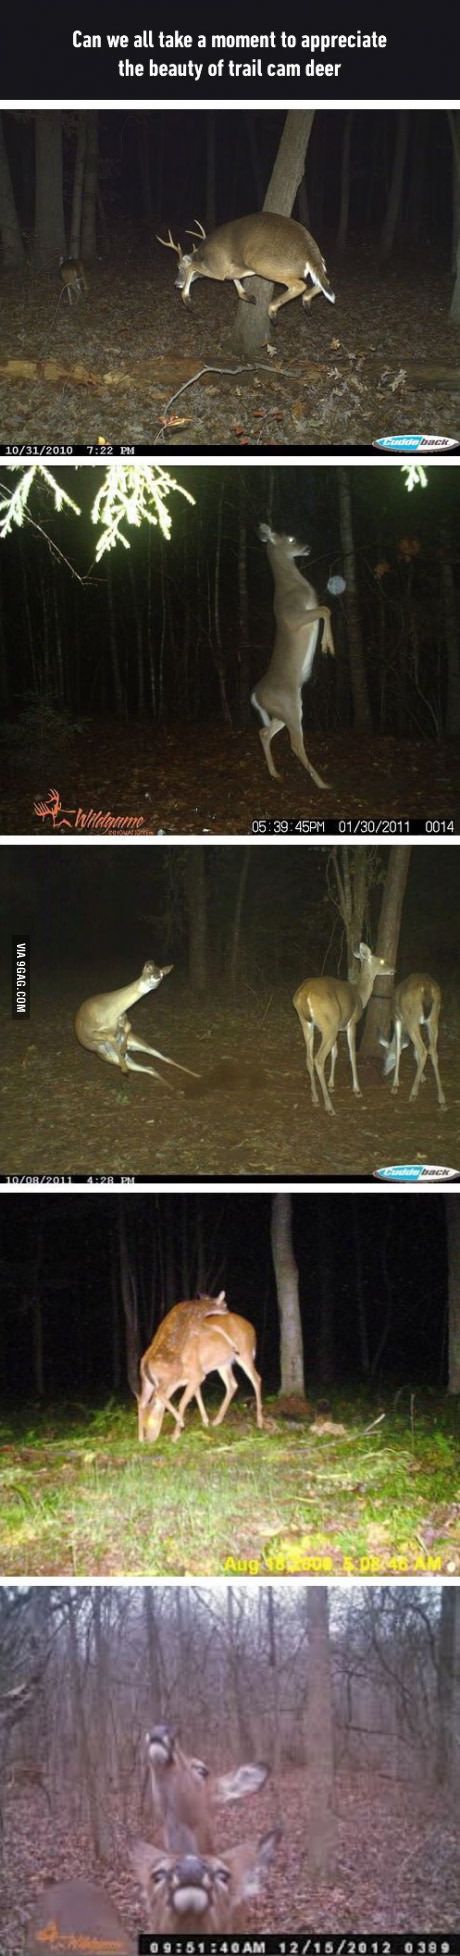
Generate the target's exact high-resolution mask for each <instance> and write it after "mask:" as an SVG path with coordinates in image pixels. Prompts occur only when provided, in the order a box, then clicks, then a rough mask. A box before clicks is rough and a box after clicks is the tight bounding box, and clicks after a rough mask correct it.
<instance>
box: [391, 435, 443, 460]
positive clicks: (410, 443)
mask: <svg viewBox="0 0 460 1956" xmlns="http://www.w3.org/2000/svg"><path fill="white" fill-rule="evenodd" d="M372 447H373V448H389V449H391V450H392V452H393V453H394V451H395V449H396V450H397V451H398V453H400V454H402V455H404V454H405V453H407V454H413V453H414V451H415V452H416V453H417V454H420V451H421V450H422V451H423V453H424V454H425V455H429V454H430V455H432V454H433V452H434V451H436V450H437V449H446V448H459V447H460V442H459V441H456V440H455V438H454V436H453V435H379V439H378V441H373V443H372Z"/></svg>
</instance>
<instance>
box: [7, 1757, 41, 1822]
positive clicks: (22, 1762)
mask: <svg viewBox="0 0 460 1956" xmlns="http://www.w3.org/2000/svg"><path fill="white" fill-rule="evenodd" d="M34 1790H36V1791H37V1792H39V1793H43V1798H44V1799H45V1800H46V1804H47V1807H48V1812H49V1813H51V1800H50V1795H49V1791H48V1786H47V1783H46V1778H45V1774H44V1772H43V1769H42V1767H41V1766H39V1764H38V1760H36V1759H10V1760H9V1761H8V1763H7V1764H6V1766H5V1767H4V1769H3V1773H2V1792H4V1793H6V1794H9V1795H10V1797H11V1798H13V1797H14V1795H15V1794H21V1793H30V1792H31V1791H34Z"/></svg>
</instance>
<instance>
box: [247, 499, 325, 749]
mask: <svg viewBox="0 0 460 1956" xmlns="http://www.w3.org/2000/svg"><path fill="white" fill-rule="evenodd" d="M259 536H260V538H261V540H262V543H266V544H267V556H268V561H269V564H270V569H271V571H272V573H273V578H274V583H275V596H274V612H275V618H276V632H275V643H274V647H273V652H272V656H271V660H270V665H269V666H267V671H266V672H264V673H263V675H262V679H259V680H258V682H257V686H255V687H254V692H253V693H252V694H251V705H252V706H254V707H255V709H256V712H257V713H258V714H259V715H260V718H261V720H262V722H263V724H262V726H261V727H259V739H260V740H261V742H262V748H263V752H264V754H265V759H266V763H267V767H268V771H269V774H271V775H272V777H273V779H274V780H275V781H279V780H280V778H281V777H280V775H279V774H278V771H277V768H276V767H275V763H274V760H273V756H272V751H271V743H272V740H273V739H274V736H275V734H277V733H280V732H281V729H282V727H287V730H288V734H289V739H290V742H291V747H292V751H293V754H296V755H297V759H298V760H299V761H301V763H302V767H304V768H306V769H307V771H308V774H311V775H312V778H313V781H316V785H317V787H318V788H326V787H327V782H326V781H323V779H322V776H321V774H317V773H316V768H314V767H313V766H312V762H311V761H309V759H308V755H307V754H306V752H305V747H304V740H303V733H302V687H303V686H306V684H307V680H308V679H310V678H311V672H312V667H313V660H314V657H315V652H316V647H317V643H318V632H319V624H320V620H321V619H322V620H323V634H322V644H321V651H322V652H331V653H332V654H334V651H335V647H334V640H333V637H332V627H331V614H330V610H329V606H328V605H327V604H322V605H319V604H318V599H317V595H316V591H315V590H314V589H313V585H312V584H309V583H308V582H307V579H306V578H305V577H302V574H301V571H298V570H297V569H296V565H295V562H294V559H295V557H308V556H309V554H310V545H309V543H297V541H296V538H295V537H289V536H282V535H280V534H279V533H278V532H277V531H276V530H272V529H271V528H270V525H269V524H268V523H260V524H259Z"/></svg>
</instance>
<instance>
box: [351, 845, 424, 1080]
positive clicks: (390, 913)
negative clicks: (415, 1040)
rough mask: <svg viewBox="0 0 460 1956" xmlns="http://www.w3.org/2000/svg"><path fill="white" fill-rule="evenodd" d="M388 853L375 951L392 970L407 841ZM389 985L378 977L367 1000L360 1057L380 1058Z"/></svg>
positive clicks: (387, 1018) (388, 1009)
mask: <svg viewBox="0 0 460 1956" xmlns="http://www.w3.org/2000/svg"><path fill="white" fill-rule="evenodd" d="M388 853H389V858H390V860H389V863H388V869H387V873H386V877H385V883H384V889H383V897H382V902H381V907H380V918H379V928H378V933H377V944H376V952H377V956H378V957H379V958H385V962H386V964H393V965H394V967H395V970H396V965H397V961H398V947H399V933H400V929H401V917H402V909H403V903H404V897H405V893H406V883H407V878H408V875H409V864H410V859H411V854H412V849H411V844H410V843H407V844H406V843H403V844H402V847H401V848H399V846H398V847H397V848H395V847H393V848H390V849H389V851H388ZM393 985H394V979H391V978H380V979H379V985H378V992H373V993H372V996H371V998H370V999H369V1004H368V1007H367V1012H366V1019H365V1025H364V1032H363V1037H362V1040H361V1046H360V1053H361V1057H362V1059H378V1058H380V1033H383V1034H385V1035H386V1033H387V1031H388V1026H389V1022H390V1017H391V1003H390V1001H391V995H392V989H393ZM382 987H383V990H382Z"/></svg>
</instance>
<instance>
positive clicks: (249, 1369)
mask: <svg viewBox="0 0 460 1956" xmlns="http://www.w3.org/2000/svg"><path fill="white" fill-rule="evenodd" d="M224 1298H225V1292H223V1291H221V1292H220V1296H219V1297H218V1298H206V1297H204V1298H203V1297H201V1298H196V1299H194V1300H193V1301H188V1302H186V1303H184V1304H175V1305H174V1307H173V1310H172V1311H168V1312H167V1314H166V1317H165V1318H163V1321H162V1323H161V1324H160V1325H159V1328H158V1331H156V1332H155V1337H154V1338H152V1342H151V1344H150V1345H149V1346H148V1349H147V1351H146V1352H144V1356H143V1358H142V1359H141V1364H140V1378H141V1389H140V1392H139V1394H138V1401H137V1405H138V1434H139V1439H140V1440H141V1441H143V1440H148V1441H150V1442H152V1441H155V1440H158V1438H159V1434H160V1433H161V1428H162V1425H163V1419H164V1415H165V1411H166V1410H167V1411H168V1412H169V1413H172V1415H173V1418H174V1420H175V1430H174V1433H173V1435H172V1438H173V1440H179V1439H180V1435H181V1432H182V1430H183V1426H184V1413H185V1411H186V1408H187V1406H188V1405H189V1404H190V1400H191V1399H196V1401H197V1405H198V1407H199V1411H200V1414H201V1420H202V1424H203V1426H209V1418H208V1414H207V1412H206V1407H205V1405H204V1404H203V1399H202V1396H201V1386H202V1384H203V1380H204V1379H206V1378H207V1376H208V1373H209V1372H218V1373H219V1377H220V1378H221V1379H222V1383H223V1385H224V1386H225V1393H224V1398H223V1400H222V1404H221V1406H220V1407H219V1412H218V1413H216V1416H215V1419H214V1420H213V1422H212V1424H213V1426H220V1424H221V1421H222V1420H223V1419H225V1414H226V1412H227V1407H228V1406H229V1405H230V1400H231V1399H233V1396H234V1393H235V1392H236V1390H237V1380H236V1379H235V1375H234V1370H233V1368H234V1366H235V1365H239V1366H240V1367H241V1370H242V1372H245V1373H246V1376H247V1378H248V1379H250V1380H251V1384H252V1385H253V1387H254V1392H255V1397H256V1415H257V1425H258V1427H262V1426H263V1418H262V1393H261V1380H260V1376H259V1373H258V1372H257V1371H256V1366H255V1355H256V1334H255V1331H254V1326H253V1325H252V1324H249V1321H248V1319H247V1318H240V1317H238V1316H237V1315H236V1313H235V1312H234V1311H229V1310H227V1306H226V1304H225V1303H223V1302H222V1300H223V1299H224ZM180 1386H184V1388H185V1389H184V1391H183V1393H182V1398H181V1400H180V1401H179V1405H178V1406H174V1405H173V1403H172V1394H173V1393H174V1392H178V1390H179V1387H180Z"/></svg>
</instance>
